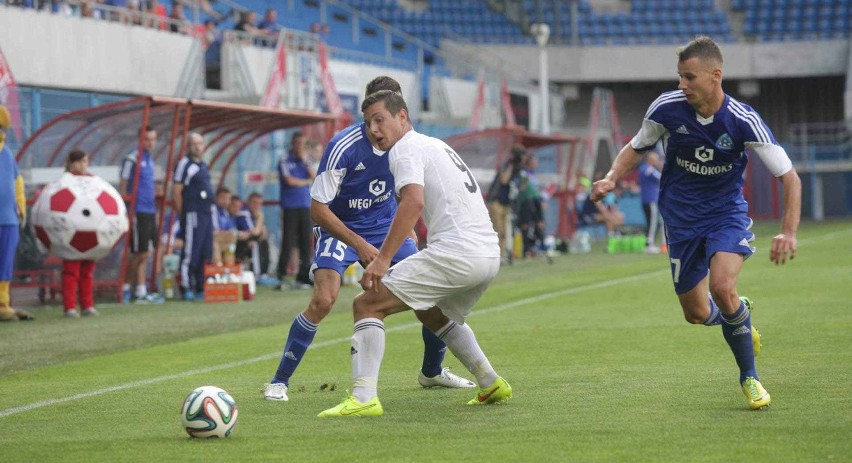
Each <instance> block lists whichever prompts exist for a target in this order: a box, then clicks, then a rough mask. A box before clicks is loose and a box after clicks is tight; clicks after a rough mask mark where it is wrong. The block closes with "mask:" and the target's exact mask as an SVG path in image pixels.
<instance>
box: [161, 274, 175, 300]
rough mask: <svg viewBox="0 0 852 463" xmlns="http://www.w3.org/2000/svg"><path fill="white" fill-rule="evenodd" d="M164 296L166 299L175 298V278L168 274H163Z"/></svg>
mask: <svg viewBox="0 0 852 463" xmlns="http://www.w3.org/2000/svg"><path fill="white" fill-rule="evenodd" d="M163 296H164V297H165V298H166V299H174V298H175V288H174V278H172V276H171V275H170V274H168V273H164V274H163Z"/></svg>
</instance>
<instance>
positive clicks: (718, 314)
mask: <svg viewBox="0 0 852 463" xmlns="http://www.w3.org/2000/svg"><path fill="white" fill-rule="evenodd" d="M707 298H708V299H710V316H709V317H707V320H704V324H705V325H706V326H715V325H721V324H722V311H721V310H719V306H718V305H716V301H714V300H713V296H711V295H709V294H708V295H707Z"/></svg>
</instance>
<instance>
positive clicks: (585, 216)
mask: <svg viewBox="0 0 852 463" xmlns="http://www.w3.org/2000/svg"><path fill="white" fill-rule="evenodd" d="M600 178H603V176H601V177H600ZM619 193H620V189H619V188H616V189H615V190H613V191H612V192H610V193H609V194H608V195H607V196H606V197H604V199H603V200H602V201H600V202H597V203H596V202H593V201H591V200H590V199H589V198H588V195H585V196H586V197H585V199H584V200H583V204H582V206H581V207H580V208H579V213H578V214H577V222H578V224H579V225H587V226H588V225H594V224H603V225H604V226H605V227H606V232H607V236H616V235H617V234H619V233H620V232H621V226H622V225H624V213H623V212H621V211H620V210H619V209H618V194H619ZM578 196H579V194H578Z"/></svg>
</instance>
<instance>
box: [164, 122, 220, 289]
mask: <svg viewBox="0 0 852 463" xmlns="http://www.w3.org/2000/svg"><path fill="white" fill-rule="evenodd" d="M203 152H204V137H202V136H201V135H200V134H198V133H194V132H193V133H190V134H189V150H188V151H187V155H186V156H185V157H184V158H183V159H181V160H180V161H179V162H178V164H177V166H176V167H175V185H174V190H173V193H172V198H173V200H174V210H175V212H177V213H178V214H180V224H181V229H182V234H183V249H181V253H180V277H181V289H182V290H183V299H184V300H185V301H193V300H196V299H203V298H204V264H205V263H206V262H207V261H209V260H210V258H211V257H212V256H213V214H212V211H211V207H212V206H213V188H212V186H211V185H210V172H209V171H208V170H207V163H205V162H204V161H202V160H201V153H203Z"/></svg>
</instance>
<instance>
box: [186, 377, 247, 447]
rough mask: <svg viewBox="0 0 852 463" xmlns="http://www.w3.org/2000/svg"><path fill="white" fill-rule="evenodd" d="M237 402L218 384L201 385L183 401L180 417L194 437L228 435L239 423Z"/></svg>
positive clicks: (187, 430)
mask: <svg viewBox="0 0 852 463" xmlns="http://www.w3.org/2000/svg"><path fill="white" fill-rule="evenodd" d="M237 415H238V413H237V403H236V402H235V401H234V398H233V397H231V395H230V394H228V393H227V392H225V391H224V390H222V389H220V388H218V387H216V386H201V387H199V388H198V389H196V390H194V391H192V392H190V393H189V395H188V396H186V400H184V401H183V408H182V409H181V411H180V418H181V420H183V427H184V429H186V432H187V433H188V434H189V435H190V436H192V437H228V436H230V435H231V431H233V430H234V425H235V424H237Z"/></svg>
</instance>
